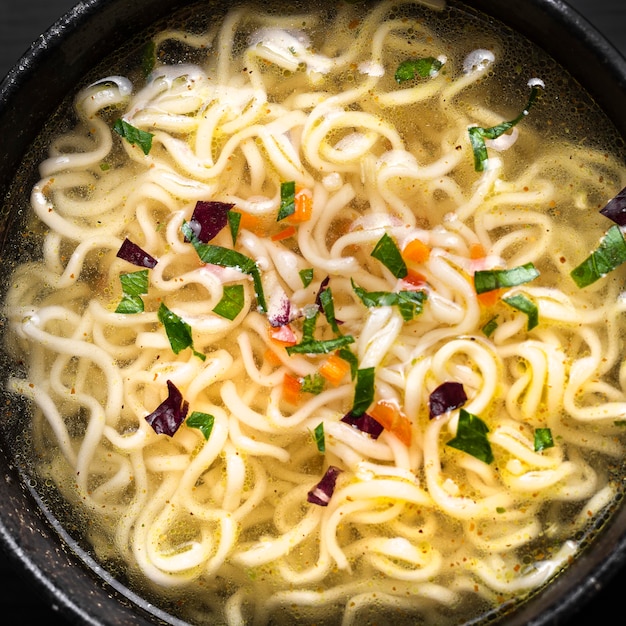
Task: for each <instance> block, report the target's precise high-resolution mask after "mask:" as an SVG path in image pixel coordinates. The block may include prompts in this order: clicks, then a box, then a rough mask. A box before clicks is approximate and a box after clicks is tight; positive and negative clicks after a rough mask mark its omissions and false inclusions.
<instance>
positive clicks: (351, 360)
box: [337, 348, 359, 380]
mask: <svg viewBox="0 0 626 626" xmlns="http://www.w3.org/2000/svg"><path fill="white" fill-rule="evenodd" d="M337 356H339V357H341V358H342V359H343V360H344V361H345V362H346V363H348V364H349V365H350V377H351V378H352V380H354V379H355V378H356V375H357V372H358V371H359V360H358V359H357V357H356V354H354V352H352V350H350V348H340V349H339V350H337Z"/></svg>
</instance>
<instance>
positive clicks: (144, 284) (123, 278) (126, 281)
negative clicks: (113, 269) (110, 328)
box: [115, 270, 148, 315]
mask: <svg viewBox="0 0 626 626" xmlns="http://www.w3.org/2000/svg"><path fill="white" fill-rule="evenodd" d="M120 283H121V284H122V294H123V295H122V300H121V301H120V303H119V304H118V305H117V308H116V309H115V312H116V313H124V314H126V315H131V314H134V313H143V311H144V303H143V300H142V299H141V296H142V295H144V294H146V293H148V270H139V271H138V272H130V273H128V274H121V275H120Z"/></svg>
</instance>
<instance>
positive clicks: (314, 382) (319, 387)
mask: <svg viewBox="0 0 626 626" xmlns="http://www.w3.org/2000/svg"><path fill="white" fill-rule="evenodd" d="M325 384H326V381H325V380H324V377H323V376H322V375H321V374H319V373H317V372H316V373H315V374H313V375H311V374H307V375H306V376H305V377H304V378H303V379H302V387H301V390H302V391H304V392H306V393H312V394H314V395H318V394H319V393H322V391H324V385H325Z"/></svg>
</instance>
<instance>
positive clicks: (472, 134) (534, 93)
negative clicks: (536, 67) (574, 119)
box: [468, 85, 542, 172]
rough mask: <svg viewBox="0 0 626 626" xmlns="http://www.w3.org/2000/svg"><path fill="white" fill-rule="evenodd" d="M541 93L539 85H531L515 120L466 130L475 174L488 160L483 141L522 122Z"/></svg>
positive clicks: (480, 170) (494, 137)
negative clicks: (524, 102) (526, 98)
mask: <svg viewBox="0 0 626 626" xmlns="http://www.w3.org/2000/svg"><path fill="white" fill-rule="evenodd" d="M541 91H542V87H540V86H539V85H533V86H532V87H531V90H530V96H529V98H528V102H527V103H526V107H525V108H524V110H523V111H522V112H521V113H520V114H519V115H518V116H517V117H516V118H515V119H512V120H511V121H509V122H502V123H501V124H498V125H497V126H492V127H491V128H482V127H480V126H472V127H471V128H469V129H468V132H469V139H470V145H471V146H472V151H473V153H474V169H475V170H476V171H477V172H482V171H483V170H484V169H485V162H486V161H487V159H488V154H487V146H486V145H485V139H497V138H498V137H500V135H503V134H504V133H506V132H508V131H509V130H511V128H513V126H515V125H516V124H517V123H518V122H520V121H521V120H523V119H524V118H525V117H526V116H527V115H528V112H529V111H530V108H531V107H532V105H533V104H534V103H535V100H536V99H537V97H538V96H539V94H540V93H541Z"/></svg>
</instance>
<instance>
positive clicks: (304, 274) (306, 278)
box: [298, 267, 313, 287]
mask: <svg viewBox="0 0 626 626" xmlns="http://www.w3.org/2000/svg"><path fill="white" fill-rule="evenodd" d="M298 274H300V280H301V281H302V285H303V286H304V287H308V286H309V285H310V284H311V283H312V282H313V268H312V267H311V268H307V269H305V270H300V271H299V272H298Z"/></svg>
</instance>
